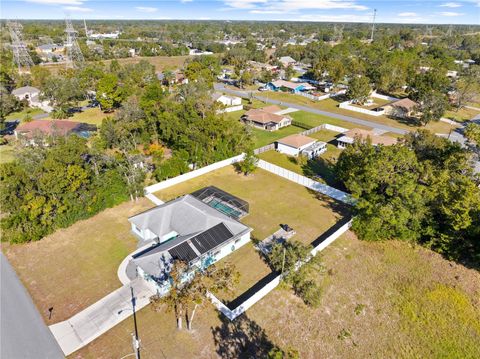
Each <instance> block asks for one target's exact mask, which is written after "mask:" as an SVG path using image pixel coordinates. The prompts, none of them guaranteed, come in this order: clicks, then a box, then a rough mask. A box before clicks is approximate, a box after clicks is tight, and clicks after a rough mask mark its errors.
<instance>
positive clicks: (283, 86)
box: [266, 80, 315, 93]
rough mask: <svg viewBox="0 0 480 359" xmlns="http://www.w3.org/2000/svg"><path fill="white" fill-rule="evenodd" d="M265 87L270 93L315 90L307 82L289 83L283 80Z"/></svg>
mask: <svg viewBox="0 0 480 359" xmlns="http://www.w3.org/2000/svg"><path fill="white" fill-rule="evenodd" d="M266 87H267V88H269V89H270V90H272V91H289V92H293V93H298V92H303V91H310V90H315V87H314V86H312V85H310V84H309V83H307V82H291V81H285V80H277V81H272V82H269V83H268V84H267V86H266Z"/></svg>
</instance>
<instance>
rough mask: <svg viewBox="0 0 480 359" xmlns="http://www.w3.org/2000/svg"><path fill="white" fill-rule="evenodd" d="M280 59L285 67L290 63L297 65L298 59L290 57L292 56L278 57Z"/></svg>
mask: <svg viewBox="0 0 480 359" xmlns="http://www.w3.org/2000/svg"><path fill="white" fill-rule="evenodd" d="M278 61H279V62H280V63H281V64H282V65H283V66H284V67H288V66H290V65H292V66H293V65H295V64H296V63H297V61H296V60H295V59H294V58H292V57H290V56H282V57H280V58H279V59H278Z"/></svg>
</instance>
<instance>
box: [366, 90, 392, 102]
mask: <svg viewBox="0 0 480 359" xmlns="http://www.w3.org/2000/svg"><path fill="white" fill-rule="evenodd" d="M370 96H371V97H376V98H379V99H382V100H387V101H397V100H399V98H397V97H392V96H387V95H380V94H379V93H377V92H376V91H373V92H372V94H371V95H370Z"/></svg>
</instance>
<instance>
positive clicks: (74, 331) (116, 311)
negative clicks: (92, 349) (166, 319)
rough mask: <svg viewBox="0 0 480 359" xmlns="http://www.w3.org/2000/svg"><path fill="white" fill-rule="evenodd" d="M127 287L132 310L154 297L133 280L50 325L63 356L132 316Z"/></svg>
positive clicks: (142, 284) (138, 280) (142, 305)
mask: <svg viewBox="0 0 480 359" xmlns="http://www.w3.org/2000/svg"><path fill="white" fill-rule="evenodd" d="M131 288H133V293H134V296H135V300H134V303H135V310H136V311H138V310H140V309H142V308H143V307H145V306H146V305H148V304H149V302H150V297H151V296H152V295H154V294H155V292H154V291H153V290H152V289H151V288H150V287H149V286H148V284H147V283H146V282H145V281H144V280H143V279H141V278H136V279H134V280H133V281H131V282H130V283H129V284H126V285H124V286H123V287H121V288H119V289H117V290H116V291H114V292H112V293H110V294H109V295H107V296H106V297H104V298H102V299H100V300H99V301H98V302H96V303H94V304H92V305H91V306H90V307H88V308H86V309H85V310H83V311H81V312H80V313H77V314H76V315H74V316H73V317H71V318H70V319H68V320H65V321H63V322H60V323H56V324H53V325H51V326H50V327H49V328H50V331H51V332H52V333H53V335H54V337H55V339H56V340H57V342H58V344H59V345H60V347H61V348H62V350H63V352H64V354H65V355H70V354H72V353H73V352H75V351H77V350H78V349H80V348H82V347H84V346H85V345H87V344H88V343H90V342H91V341H93V340H94V339H96V338H98V337H99V336H100V335H102V334H103V333H105V332H106V331H108V330H109V329H111V328H113V327H114V326H115V325H117V324H118V323H120V322H121V321H123V320H124V319H126V318H128V317H130V316H131V315H132V314H133V311H132V304H133V303H132V293H131ZM132 325H133V324H132Z"/></svg>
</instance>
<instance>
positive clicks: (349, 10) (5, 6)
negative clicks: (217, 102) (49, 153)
mask: <svg viewBox="0 0 480 359" xmlns="http://www.w3.org/2000/svg"><path fill="white" fill-rule="evenodd" d="M0 6H1V8H0V15H1V18H2V19H5V18H10V19H63V18H64V17H65V15H67V14H68V15H69V16H70V17H71V18H72V19H84V18H85V19H152V20H153V19H195V20H294V21H329V22H330V21H338V22H370V21H371V19H372V13H373V9H377V19H378V22H395V23H430V24H433V23H436V24H475V25H480V0H459V1H448V0H447V1H444V0H429V1H428V0H427V1H421V0H417V1H411V0H403V1H402V0H376V1H371V0H144V1H128V0H104V1H98V0H1V5H0Z"/></svg>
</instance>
